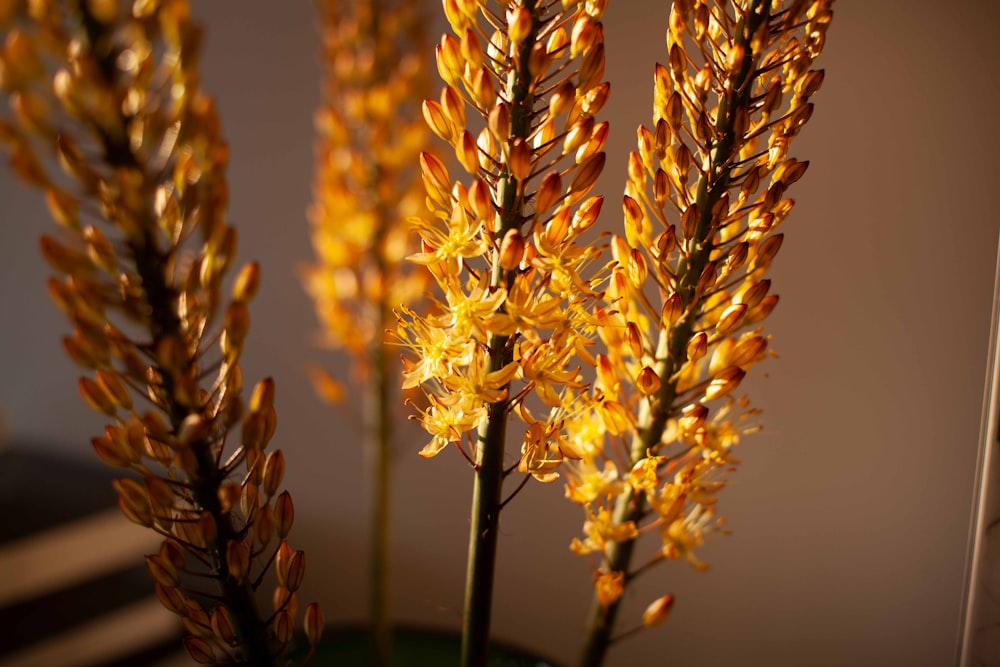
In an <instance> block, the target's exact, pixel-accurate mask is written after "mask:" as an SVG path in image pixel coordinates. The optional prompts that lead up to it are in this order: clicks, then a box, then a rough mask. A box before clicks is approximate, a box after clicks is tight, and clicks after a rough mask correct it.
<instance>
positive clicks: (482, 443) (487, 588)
mask: <svg viewBox="0 0 1000 667" xmlns="http://www.w3.org/2000/svg"><path fill="white" fill-rule="evenodd" d="M524 7H525V9H527V10H528V11H530V12H532V22H531V28H530V30H529V32H528V35H527V37H526V38H525V39H524V42H523V43H524V44H528V45H531V44H534V42H535V37H536V35H537V33H538V27H539V26H538V17H537V15H536V8H535V1H534V0H526V2H525V3H524ZM530 56H531V49H530V48H524V47H522V48H521V49H520V52H519V53H518V54H517V59H518V62H517V63H516V65H515V66H514V67H511V69H510V72H509V74H508V78H507V91H506V95H505V97H506V99H508V100H510V123H511V124H510V138H511V140H512V141H513V140H515V139H521V140H525V141H526V140H527V139H528V137H529V136H530V134H531V115H532V111H533V108H534V94H533V92H532V88H531V75H530V71H531V70H530V67H529V58H530ZM521 188H523V184H521V183H518V182H517V180H516V179H515V178H514V177H513V176H512V174H511V171H510V168H509V165H505V166H504V167H503V168H502V170H501V172H500V177H499V179H498V182H497V194H498V196H499V199H500V204H501V207H500V225H499V228H498V229H497V233H496V238H498V239H503V238H504V236H505V235H506V234H507V232H508V230H511V229H518V230H519V229H520V227H521V225H522V224H523V222H524V197H523V196H520V193H519V189H521ZM501 262H502V259H501V256H500V254H499V253H498V254H497V256H496V257H495V259H494V262H493V266H492V274H491V278H490V287H492V288H497V287H505V288H509V287H510V286H511V285H512V284H513V282H514V276H515V273H516V272H515V271H508V270H505V269H504V268H503V267H502V266H501ZM500 312H505V309H504V307H503V306H501V308H500ZM511 342H512V341H511V340H510V336H504V335H498V334H495V333H494V334H490V337H489V354H490V361H489V371H488V372H490V373H494V372H497V371H499V370H500V369H502V368H504V367H505V366H506V365H507V364H509V363H511V362H512V361H513V359H514V348H513V346H512V345H511ZM509 387H510V383H507V385H506V387H505V389H507V390H509ZM509 407H510V404H509V400H508V399H507V398H505V399H504V400H502V401H498V402H495V403H490V405H489V409H488V416H487V421H486V424H485V425H484V427H483V428H482V429H481V431H480V433H479V442H478V447H477V448H476V475H475V480H474V482H473V487H472V524H471V527H470V530H469V560H468V565H467V570H466V580H465V611H464V615H463V622H462V654H461V665H462V667H484V666H485V665H486V661H487V659H488V657H489V636H490V612H491V610H492V606H493V580H494V572H495V571H496V555H497V538H498V535H499V519H500V507H501V503H502V500H503V499H502V490H503V478H504V471H503V461H504V445H505V440H506V435H507V412H508V409H509Z"/></svg>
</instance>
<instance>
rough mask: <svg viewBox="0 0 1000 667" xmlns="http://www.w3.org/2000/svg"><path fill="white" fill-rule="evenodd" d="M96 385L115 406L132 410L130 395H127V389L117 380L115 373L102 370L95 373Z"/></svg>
mask: <svg viewBox="0 0 1000 667" xmlns="http://www.w3.org/2000/svg"><path fill="white" fill-rule="evenodd" d="M97 384H98V385H99V386H100V387H101V389H102V390H103V391H104V393H105V394H106V395H107V397H108V398H109V399H111V401H112V402H113V403H114V404H115V405H116V406H118V407H120V408H123V409H125V410H131V409H132V395H131V394H129V393H128V389H126V388H125V385H124V384H122V382H121V380H120V379H118V374H117V373H113V372H110V371H104V370H101V371H97Z"/></svg>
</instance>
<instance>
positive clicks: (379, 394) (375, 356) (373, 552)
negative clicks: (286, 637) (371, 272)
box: [365, 14, 397, 667]
mask: <svg viewBox="0 0 1000 667" xmlns="http://www.w3.org/2000/svg"><path fill="white" fill-rule="evenodd" d="M376 16H377V14H376ZM374 171H376V172H377V171H378V170H377V169H376V170H374ZM378 180H379V176H378V175H377V174H376V176H375V179H374V182H376V183H377V182H378ZM377 209H378V210H379V211H380V215H379V223H378V225H377V227H378V228H377V230H376V238H381V237H382V236H383V235H384V233H385V229H384V228H385V221H386V220H387V219H388V216H389V215H390V214H389V213H388V212H387V211H384V207H383V206H378V207H377ZM372 254H373V259H374V264H375V266H376V269H377V270H378V272H379V274H380V275H386V274H388V270H387V266H386V262H385V257H384V256H383V254H382V252H381V251H380V249H379V248H377V247H376V248H375V249H374V252H373V253H372ZM372 307H373V309H374V310H375V311H376V312H375V318H374V320H375V322H376V323H377V326H378V328H377V329H376V331H379V332H381V331H385V330H386V329H387V328H388V327H389V322H390V314H391V313H390V310H389V306H388V304H387V303H386V301H385V299H380V300H379V301H377V302H376V303H374V304H372ZM369 363H370V365H371V368H370V375H369V376H368V379H367V381H368V384H367V390H368V397H367V407H366V410H367V413H368V423H367V424H366V425H365V440H366V442H365V455H366V456H367V457H368V462H369V463H368V465H369V471H370V473H369V479H370V480H371V496H370V499H369V502H370V504H371V531H372V532H371V543H370V559H371V560H370V566H369V567H370V569H369V574H368V576H369V595H370V605H371V623H372V628H371V632H372V665H373V666H374V667H388V666H389V665H391V664H392V620H391V617H392V613H391V609H392V605H391V602H390V598H389V593H390V590H391V586H390V574H391V572H392V564H391V560H392V559H391V540H390V533H391V530H390V529H391V515H392V511H391V510H392V483H391V482H392V480H391V465H390V464H391V457H392V410H391V406H392V405H393V390H392V387H393V386H395V385H396V384H397V383H396V381H395V380H396V378H395V376H394V375H393V372H392V370H393V363H392V358H391V357H390V355H389V353H388V350H387V349H386V345H385V342H384V341H383V339H382V337H381V336H377V337H376V338H375V339H374V341H373V342H372V344H371V347H370V349H369Z"/></svg>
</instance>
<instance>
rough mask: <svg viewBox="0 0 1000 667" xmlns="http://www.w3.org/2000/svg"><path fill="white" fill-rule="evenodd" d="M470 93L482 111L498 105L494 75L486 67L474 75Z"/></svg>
mask: <svg viewBox="0 0 1000 667" xmlns="http://www.w3.org/2000/svg"><path fill="white" fill-rule="evenodd" d="M470 92H471V94H472V96H473V98H474V100H475V102H476V104H478V105H479V108H480V109H492V108H493V107H495V106H496V104H497V87H496V84H495V83H494V82H493V74H492V73H490V72H489V71H488V70H487V69H486V68H485V67H480V68H479V69H477V70H476V72H475V74H473V75H472V90H471V91H470Z"/></svg>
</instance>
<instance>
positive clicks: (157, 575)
mask: <svg viewBox="0 0 1000 667" xmlns="http://www.w3.org/2000/svg"><path fill="white" fill-rule="evenodd" d="M146 569H147V570H149V573H150V574H151V575H152V576H153V579H155V580H156V581H157V582H158V583H160V584H162V585H163V586H165V587H167V588H177V586H179V585H180V579H178V577H177V569H176V568H175V567H174V565H173V563H171V562H170V561H169V560H168V559H166V558H164V557H163V556H161V555H160V554H156V555H154V556H146Z"/></svg>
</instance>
